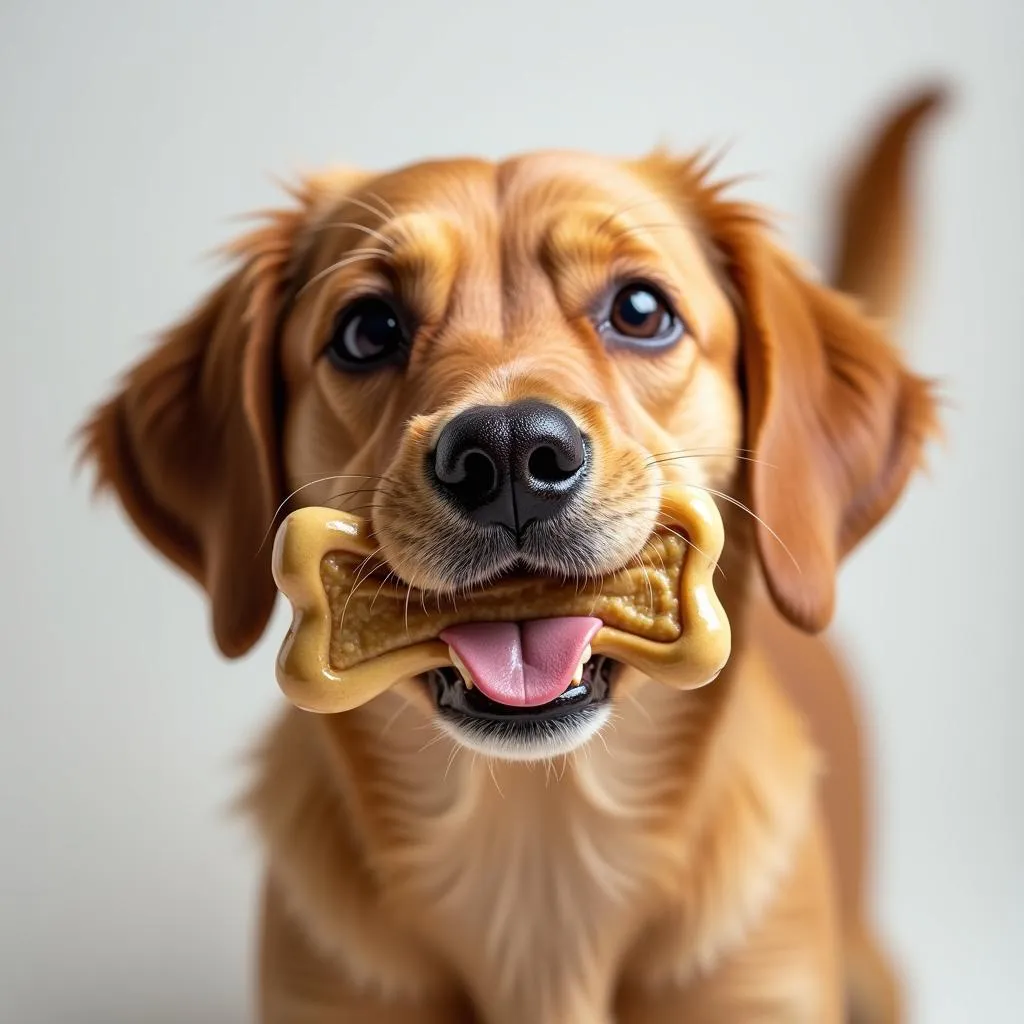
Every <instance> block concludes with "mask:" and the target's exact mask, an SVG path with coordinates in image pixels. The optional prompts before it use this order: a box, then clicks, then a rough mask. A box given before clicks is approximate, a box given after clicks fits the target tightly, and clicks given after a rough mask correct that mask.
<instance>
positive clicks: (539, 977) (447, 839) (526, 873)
mask: <svg viewBox="0 0 1024 1024" xmlns="http://www.w3.org/2000/svg"><path fill="white" fill-rule="evenodd" d="M477 785H478V786H479V789H478V792H477V793H476V794H474V795H471V796H467V797H466V798H465V802H464V803H462V804H461V806H459V807H458V808H457V810H456V812H455V814H452V815H451V816H447V815H446V816H442V817H441V818H438V819H435V820H434V821H432V822H429V823H427V822H424V823H423V831H422V833H421V835H420V836H419V837H418V842H417V849H418V856H417V857H416V863H415V864H413V863H410V864H409V865H408V867H409V873H408V874H407V875H406V884H407V885H408V886H409V888H410V889H412V890H414V891H415V899H416V902H417V903H418V905H419V906H420V907H421V908H422V909H423V920H424V922H425V927H426V928H427V929H428V930H429V931H430V933H431V938H432V940H433V941H438V940H440V942H441V943H442V944H443V946H444V948H445V952H446V956H447V957H448V958H450V960H451V961H452V964H453V966H454V967H455V968H456V970H457V971H458V973H459V975H460V976H462V977H463V978H464V979H465V980H466V982H467V984H468V985H470V987H471V988H472V990H473V997H474V1001H475V1002H476V1004H477V1006H478V1007H479V1009H480V1011H481V1012H482V1014H483V1016H484V1019H485V1020H486V1021H487V1022H488V1024H504V1022H505V1021H517V1022H519V1021H525V1020H529V1021H534V1022H537V1024H543V1022H546V1021H566V1020H588V1021H600V1020H601V1019H602V1017H601V1016H600V1015H601V1013H602V1012H603V1008H604V1007H605V1006H607V1004H608V1003H609V1002H610V999H611V993H610V992H609V990H608V989H609V986H610V985H611V984H612V983H613V979H614V978H615V976H616V973H617V970H616V968H617V964H618V962H619V961H620V960H621V958H622V955H623V946H624V944H625V943H626V942H627V941H629V938H631V937H632V936H633V935H635V931H636V917H637V914H638V909H637V908H638V906H640V905H641V904H643V903H645V902H646V901H645V900H643V899H642V898H641V897H642V894H643V892H644V890H645V888H646V887H647V880H646V878H645V877H644V874H643V873H642V865H644V864H645V863H646V862H648V861H649V857H643V856H641V855H640V851H639V850H638V849H637V847H636V842H635V837H634V836H632V835H631V833H629V832H628V831H625V830H623V829H622V827H621V823H616V822H615V821H614V820H612V818H611V816H610V815H608V814H606V813H604V812H602V811H600V810H598V809H596V808H594V807H593V806H592V805H591V804H589V803H588V802H587V801H585V800H584V799H583V798H582V797H581V795H580V793H579V792H578V790H577V789H576V786H575V784H574V782H573V781H571V780H570V779H567V778H562V779H559V778H557V777H556V773H555V771H554V770H553V769H549V770H548V771H547V772H546V773H545V770H544V769H543V768H542V767H536V768H534V769H532V770H530V771H503V772H501V773H500V777H498V778H497V779H494V780H492V779H491V777H490V775H489V774H488V776H487V777H486V779H484V778H481V779H480V780H479V781H478V783H477ZM456 819H461V824H459V823H457V820H456Z"/></svg>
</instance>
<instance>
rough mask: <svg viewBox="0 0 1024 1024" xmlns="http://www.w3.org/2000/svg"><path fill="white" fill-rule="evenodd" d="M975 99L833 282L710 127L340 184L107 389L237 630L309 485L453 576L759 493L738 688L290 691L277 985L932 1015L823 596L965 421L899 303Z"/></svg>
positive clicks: (721, 1009) (104, 475) (741, 527)
mask: <svg viewBox="0 0 1024 1024" xmlns="http://www.w3.org/2000/svg"><path fill="white" fill-rule="evenodd" d="M935 98H936V97H935V96H934V95H933V94H931V93H929V94H922V95H921V96H920V97H918V98H917V99H915V101H914V102H912V103H909V104H907V105H906V106H904V107H902V108H901V109H900V110H899V111H898V112H897V114H896V116H894V117H893V118H891V119H890V121H889V122H888V123H887V127H886V129H885V130H884V131H883V133H882V135H881V136H880V137H879V138H878V139H877V140H876V143H875V145H874V146H873V147H872V148H871V149H870V150H869V152H868V155H867V158H866V160H865V162H864V164H863V166H862V167H861V168H860V170H859V172H858V173H857V174H855V175H854V176H853V179H852V184H851V186H850V190H849V193H848V203H847V209H846V215H845V217H844V227H843V230H842V231H841V232H840V245H839V250H838V256H837V270H836V273H835V275H834V277H833V286H832V287H829V286H826V285H825V284H822V283H819V282H817V281H815V280H814V279H813V278H812V277H811V276H810V274H809V272H808V271H807V270H806V269H805V268H803V267H802V266H800V265H799V264H798V263H797V262H796V261H795V260H794V259H793V258H791V257H790V256H789V255H787V253H786V252H785V251H784V250H783V249H782V248H781V247H780V246H779V244H778V243H777V242H776V241H775V239H774V238H773V235H772V232H771V230H770V227H769V226H768V224H767V223H766V219H765V217H764V216H763V215H762V214H761V212H760V211H759V210H758V209H756V208H754V207H753V206H751V205H748V204H744V203H742V202H739V201H736V200H734V199H732V198H729V196H728V195H726V193H725V191H724V190H723V188H722V187H720V186H717V185H715V184H713V183H711V181H710V180H709V168H708V167H707V166H705V164H704V163H702V161H701V160H700V159H693V158H691V159H675V158H673V157H671V156H668V155H665V154H656V155H653V156H650V157H648V158H646V159H643V160H637V161H616V160H608V159H599V158H596V157H591V156H584V155H579V154H570V153H539V154H533V155H528V156H524V157H519V158H516V159H512V160H508V161H506V162H504V163H498V164H495V163H489V162H485V161H477V160H455V161H443V162H435V163H423V164H419V165H416V166H413V167H408V168H405V169H402V170H399V171H396V172H393V173H389V174H382V175H377V174H368V173H362V172H357V171H349V170H341V171H337V172H332V173H328V174H325V175H323V176H320V177H315V178H311V179H309V180H307V181H306V182H305V183H304V184H303V186H302V187H301V188H300V189H298V190H296V193H295V195H294V200H295V201H294V204H293V205H292V207H291V208H289V209H287V210H283V211H279V212H274V213H272V214H270V215H269V217H268V218H267V219H266V221H265V223H264V225H263V226H262V227H260V228H259V229H257V230H255V231H254V232H252V233H251V234H249V235H248V236H246V237H245V238H243V239H241V240H240V241H239V242H238V243H237V244H236V245H235V246H234V247H233V250H232V251H233V254H234V256H235V257H237V260H238V264H239V265H238V269H237V270H236V271H235V272H234V273H233V274H232V276H230V277H229V278H228V279H227V280H226V281H225V282H224V283H223V284H221V285H220V287H218V288H217V289H216V291H214V292H213V294H212V295H210V296H209V297H208V298H206V299H205V301H203V302H202V304H201V305H200V306H199V307H198V308H197V309H196V310H195V311H194V312H193V313H192V314H191V315H190V316H189V317H188V318H187V319H186V320H184V322H182V323H180V324H179V325H178V326H176V327H174V328H172V329H171V330H170V331H169V332H168V333H167V334H166V336H165V337H164V339H163V340H162V342H161V344H160V345H159V346H158V347H157V348H156V349H155V351H154V352H153V353H152V354H151V355H149V356H148V357H147V358H145V359H144V360H143V361H142V362H141V363H140V364H139V365H137V366H136V367H135V368H134V369H133V370H131V372H130V373H129V374H128V376H127V378H126V379H125V381H124V383H123V387H122V388H121V389H120V390H119V392H118V393H117V394H116V396H115V397H113V398H112V399H111V400H110V401H109V402H108V403H107V404H105V405H104V406H102V407H101V408H100V409H99V410H98V411H97V413H96V414H95V416H94V417H93V418H92V420H91V421H90V423H89V424H88V425H87V427H86V430H85V444H86V452H87V455H88V456H89V457H90V458H92V459H93V460H94V461H95V463H96V464H97V466H98V469H99V476H100V481H101V483H102V484H104V485H109V486H111V487H113V488H114V490H115V491H116V493H117V495H118V497H119V498H120V500H121V501H122V503H123V504H124V507H125V508H126V509H127V512H128V514H129V515H130V517H131V519H132V520H133V521H134V523H135V524H136V526H137V527H138V528H139V529H140V530H141V532H142V533H143V534H144V535H145V537H146V538H147V539H148V540H149V541H150V542H151V543H152V544H154V545H155V546H156V547H157V548H158V549H159V550H160V551H161V552H163V554H164V555H166V556H167V557H168V558H169V559H170V560H171V561H172V562H174V563H175V564H176V565H177V566H179V567H180V568H182V569H184V570H185V571H186V572H187V573H189V574H190V575H192V576H193V577H194V578H195V579H196V580H197V581H199V582H200V583H201V584H202V585H203V587H204V588H205V590H206V592H207V593H208V595H209V599H210V603H211V606H212V615H213V630H214V634H215V637H216V640H217V643H218V645H219V647H220V649H221V650H222V651H223V652H224V653H225V654H226V655H229V656H235V655H239V654H242V653H243V652H245V651H246V650H248V649H249V648H250V647H251V645H252V644H254V643H255V641H256V640H257V639H258V638H259V637H260V635H261V634H262V632H263V630H264V627H265V626H266V623H267V619H268V616H269V614H270V611H271V607H272V605H273V603H274V598H275V590H274V585H273V582H272V579H271V574H270V569H269V545H267V544H263V541H264V537H265V535H266V533H267V531H268V528H269V527H270V525H271V524H272V523H273V522H274V521H275V515H276V513H277V511H278V508H279V506H280V505H281V504H282V503H283V502H284V501H285V500H286V499H287V500H288V501H289V502H290V507H295V506H297V505H300V504H331V503H339V506H340V507H344V508H346V509H349V510H352V511H361V512H362V514H364V515H368V516H369V517H370V518H371V519H372V523H373V528H374V532H375V534H376V537H377V540H378V541H379V544H380V554H381V561H382V563H384V564H386V565H387V567H388V568H389V569H390V570H391V571H392V572H394V573H395V574H396V576H397V577H398V578H399V579H401V580H403V581H406V582H408V583H410V584H415V585H416V586H419V587H423V588H428V589H432V590H434V591H436V592H439V593H443V592H448V591H459V592H465V591H466V590H467V589H472V588H473V587H483V586H486V584H487V581H488V580H490V579H492V578H494V577H495V576H496V575H498V574H500V573H502V572H506V571H509V570H510V569H514V570H516V571H526V572H532V573H541V574H545V575H552V576H562V577H564V576H570V577H571V576H574V575H575V576H577V577H578V576H580V575H588V576H597V575H600V574H603V573H606V572H609V571H611V570H614V569H616V568H619V567H620V566H623V565H625V564H627V563H628V562H629V560H630V559H631V558H633V557H634V556H635V555H636V554H637V552H638V551H639V550H640V548H641V547H642V546H643V544H644V542H645V540H646V539H647V538H648V536H649V534H650V533H651V531H652V529H653V528H654V526H655V525H656V523H657V517H658V507H659V495H660V491H661V488H662V486H663V485H664V483H665V482H666V481H668V480H678V481H684V482H686V483H690V484H695V485H699V486H701V487H705V488H708V489H710V490H712V492H713V493H714V494H715V495H716V496H718V497H719V499H720V503H721V510H722V513H723V518H724V519H725V524H726V536H727V541H726V548H725V552H724V554H723V557H722V559H721V570H722V572H721V575H720V576H719V577H718V584H717V586H718V589H719V592H720V594H721V596H722V600H723V604H724V605H725V607H726V610H727V612H728V614H729V617H730V620H731V622H732V625H733V634H734V646H733V656H732V658H731V661H730V663H729V665H728V666H727V668H726V670H725V671H724V672H723V673H722V675H721V676H720V677H719V679H718V680H717V681H716V682H714V683H713V684H710V685H708V686H705V687H703V688H701V689H698V690H694V691H688V692H676V691H671V690H669V689H666V688H664V687H661V686H658V685H655V684H652V683H650V682H647V681H645V680H644V679H641V678H636V677H635V676H636V674H635V673H633V672H632V671H631V670H628V669H625V668H624V667H622V666H614V665H607V664H604V665H602V666H600V667H596V668H595V667H591V669H590V674H589V675H588V676H586V677H585V682H587V681H588V680H589V682H587V685H586V686H583V687H582V689H583V690H584V691H585V694H584V697H583V698H581V704H580V706H579V707H575V706H573V707H571V708H569V711H568V712H566V713H564V714H563V712H562V711H560V710H558V709H557V708H556V709H555V711H552V709H551V706H550V705H547V704H545V705H543V706H539V707H537V706H530V707H525V708H517V709H512V711H511V712H510V711H509V709H507V708H497V707H493V706H492V705H493V704H494V702H493V701H488V700H487V695H486V694H485V695H483V696H482V697H481V696H480V695H476V696H474V697H472V698H471V699H470V698H469V697H468V694H469V691H468V690H466V688H465V687H464V686H463V685H462V683H461V682H460V681H459V680H458V679H457V678H455V679H451V678H448V677H445V679H441V680H440V682H438V681H436V680H435V681H432V682H431V683H430V684H428V683H427V681H425V680H414V681H409V683H408V684H404V685H403V686H402V687H399V688H397V689H395V690H393V691H391V692H389V693H387V694H385V695H384V696H382V697H379V698H377V699H376V700H374V701H371V702H370V703H369V704H367V705H365V706H364V707H362V708H360V709H358V710H355V711H352V712H349V713H346V714H342V715H335V716H317V715H312V714H308V713H305V712H301V711H297V710H289V711H288V712H286V713H285V714H284V715H283V716H282V717H281V719H280V721H279V722H278V723H277V724H276V725H275V726H274V728H273V729H272V731H271V732H270V734H269V736H268V737H267V738H266V740H265V742H264V744H263V746H262V748H261V751H260V754H259V762H258V771H257V777H256V780H255V783H254V785H253V787H252V790H251V793H250V794H249V796H248V800H247V807H248V808H249V810H250V811H251V813H252V814H253V815H254V816H255V819H256V821H257V822H258V824H259V828H260V832H261V835H262V837H263V839H264V842H265V847H266V853H267V858H268V872H267V880H266V887H265V903H264V916H263V934H262V946H261V966H260V982H261V1013H262V1018H263V1019H264V1020H265V1021H267V1022H289V1024H298V1022H304V1024H327V1022H329V1021H330V1022H334V1021H360V1022H367V1024H381V1022H385V1021H386V1022H399V1021H400V1022H403V1024H404V1022H417V1024H426V1022H445V1024H447V1022H456V1021H467V1022H469V1021H478V1022H481V1024H569V1022H573V1024H576V1022H578V1024H611V1022H613V1021H615V1022H618V1024H667V1022H669V1021H671V1022H676V1021H695V1022H697V1021H699V1022H707V1021H714V1022H719V1021H729V1022H738V1021H755V1020H757V1021H769V1020H770V1021H787V1022H794V1021H806V1022H815V1024H818V1022H837V1021H840V1020H843V1019H855V1020H858V1021H869V1020H871V1021H891V1020H894V1019H896V1017H897V1015H898V1000H897V994H896V989H895V986H894V985H893V983H892V981H891V978H890V976H889V973H888V969H887V967H886V963H885V959H884V957H883V956H882V954H881V953H880V951H879V950H878V948H877V946H876V944H875V942H874V941H873V939H872V936H871V928H870V924H869V922H868V921H867V920H866V915H865V912H864V909H863V906H862V891H863V886H864V882H863V872H864V864H863V861H864V857H863V843H864V838H863V832H864V829H863V815H864V809H863V789H862V785H861V777H860V773H861V770H862V769H861V766H860V764H859V757H860V754H859V749H858V737H857V729H856V717H855V714H854V710H853V706H852V703H851V698H850V695H849V693H848V691H847V688H846V683H845V680H844V676H843V672H842V670H841V668H840V667H839V665H838V663H837V662H836V660H835V658H834V656H833V655H832V654H831V653H830V652H829V650H828V648H827V647H826V646H825V645H824V644H823V643H822V642H821V641H819V640H814V639H812V638H809V637H807V636H805V635H804V633H802V632H800V631H808V632H814V631H817V630H820V629H821V628H822V627H824V626H825V625H826V624H827V623H828V621H829V619H830V617H831V615H832V610H833V603H834V588H835V575H836V570H837V566H838V565H839V563H840V560H841V559H842V558H843V556H844V555H846V554H847V553H848V552H849V551H850V550H851V548H853V547H854V545H856V544H857V543H858V542H859V541H860V540H861V539H862V538H863V537H864V536H865V535H866V534H867V533H868V532H869V531H870V530H871V529H872V528H873V527H874V526H875V524H876V523H878V521H879V520H880V519H881V518H882V517H883V516H884V515H885V514H886V513H887V512H888V511H889V510H890V508H891V507H892V506H893V504H894V502H895V501H896V500H897V498H898V496H899V494H900V492H901V490H902V489H903V487H904V485H905V483H906V481H907V479H908V477H909V476H910V474H911V472H912V471H913V470H914V468H915V467H916V466H917V465H918V464H919V462H920V460H921V455H922V446H923V444H924V443H925V442H926V440H927V439H928V437H929V435H931V434H932V433H933V431H934V430H935V426H936V418H935V407H934V403H933V398H932V394H931V390H930V388H929V386H928V384H927V383H926V382H924V381H923V380H921V379H920V378H918V377H916V376H914V375H913V374H912V373H910V372H909V371H908V370H907V369H906V368H905V367H904V366H903V365H902V362H901V358H900V356H899V354H898V352H897V350H896V349H895V348H894V346H893V345H892V343H891V342H890V340H889V339H888V337H887V336H886V330H887V323H888V321H890V320H891V317H892V315H893V314H894V313H895V311H896V309H897V306H898V301H899V298H900V295H901V293H902V279H903V274H904V265H905V262H906V252H905V249H906V235H907V218H908V212H907V201H906V196H905V195H904V190H905V187H906V176H907V171H906V165H907V154H908V151H909V148H910V146H909V144H910V140H911V139H912V137H913V135H914V129H915V128H916V126H917V125H918V124H919V123H921V122H922V121H923V118H924V115H925V114H926V113H927V111H929V110H930V109H931V108H932V107H933V106H934V103H935ZM844 291H849V292H853V293H855V294H856V296H857V297H858V298H859V300H860V302H859V303H858V301H856V300H855V299H854V298H852V297H848V295H846V294H843V292H844ZM513 421H514V422H513ZM510 423H512V426H509V424H510ZM495 438H498V440H495ZM538 452H539V453H540V454H539V455H538ZM748 509H749V510H750V511H751V512H752V513H754V514H753V515H751V514H748V511H747V510H748ZM261 545H262V546H261ZM769 598H770V602H771V603H769ZM775 609H777V611H776V610H775ZM778 612H781V617H780V615H779V614H778ZM783 617H784V618H783ZM784 620H788V621H784ZM790 624H792V625H790ZM598 673H600V675H598ZM446 679H447V681H446ZM499 703H500V702H499ZM555 703H557V702H555ZM556 712H557V713H556ZM801 712H802V713H801ZM499 713H500V714H499ZM501 716H504V717H503V718H502V717H501ZM499 718H500V719H501V720H500V721H498V719H499ZM496 722H497V724H495V723H496ZM439 725H440V726H442V727H443V728H437V726H439ZM818 748H820V749H821V751H822V754H823V756H819V753H818ZM823 766H824V768H825V769H826V773H825V781H824V789H822V771H821V769H822V767H823ZM822 793H823V794H824V800H822Z"/></svg>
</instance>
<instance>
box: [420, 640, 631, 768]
mask: <svg viewBox="0 0 1024 1024" xmlns="http://www.w3.org/2000/svg"><path fill="white" fill-rule="evenodd" d="M619 668H620V663H619V662H617V661H615V660H614V659H612V658H607V657H605V656H604V655H602V654H592V655H590V656H588V657H587V659H586V661H585V662H583V664H582V665H581V666H580V667H579V669H578V671H577V672H575V673H574V674H573V677H572V679H570V681H569V683H568V685H567V686H566V687H565V689H564V690H562V691H561V693H559V694H558V695H557V696H555V697H554V698H552V699H551V700H548V701H546V702H545V703H543V704H533V705H530V706H524V705H519V704H507V703H505V702H503V701H498V700H493V699H492V698H491V697H489V696H487V694H486V692H485V691H484V690H483V689H482V688H481V687H480V686H478V685H476V684H475V683H472V682H467V680H466V676H465V673H464V672H463V671H462V670H461V669H457V668H454V667H452V666H443V667H442V668H435V669H431V671H430V672H428V673H427V674H426V675H425V676H424V677H423V678H424V680H425V682H426V685H427V687H428V689H429V690H430V693H431V695H432V697H433V699H434V701H435V702H436V704H437V708H438V712H439V714H440V715H441V719H442V721H443V722H444V723H445V725H446V726H447V727H448V728H449V730H450V731H454V732H456V733H457V735H458V736H459V738H460V739H463V740H465V741H468V742H469V744H470V745H472V746H476V747H478V748H479V747H484V746H486V747H489V748H497V750H498V752H499V753H504V754H506V755H508V754H509V753H511V752H514V751H516V750H519V751H523V752H528V751H531V750H536V749H537V748H540V747H544V748H546V749H547V752H549V753H550V752H552V751H551V748H552V746H553V745H555V744H556V743H559V742H561V743H564V744H565V746H566V747H568V746H570V745H574V743H575V742H576V741H577V740H578V738H579V736H580V735H581V734H587V733H589V732H591V731H592V729H593V728H595V727H596V726H598V725H600V724H601V722H602V721H603V718H604V708H605V705H606V704H607V703H608V701H609V699H610V697H611V692H612V685H613V683H614V680H615V676H616V674H617V672H618V669H619Z"/></svg>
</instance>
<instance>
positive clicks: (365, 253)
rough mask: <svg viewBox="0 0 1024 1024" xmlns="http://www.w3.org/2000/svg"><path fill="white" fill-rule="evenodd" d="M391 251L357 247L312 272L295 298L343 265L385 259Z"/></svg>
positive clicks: (343, 266) (300, 296)
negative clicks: (348, 253)
mask: <svg viewBox="0 0 1024 1024" xmlns="http://www.w3.org/2000/svg"><path fill="white" fill-rule="evenodd" d="M392 255H393V253H392V251H391V250H390V249H359V250H357V251H356V252H354V253H352V254H351V255H349V256H346V257H344V259H340V260H338V261H337V262H335V263H332V264H331V265H330V266H329V267H324V269H323V270H321V271H320V272H319V273H318V274H314V275H313V276H312V277H311V278H310V279H309V280H308V281H307V282H306V283H305V284H304V285H303V286H302V287H301V288H300V289H299V290H298V291H297V292H296V293H295V300H296V301H298V300H299V299H300V298H302V295H303V293H304V292H306V291H308V290H309V289H310V288H312V287H313V285H315V284H316V283H317V282H318V281H322V280H323V279H324V278H325V277H327V276H329V275H330V274H333V273H335V272H336V271H338V270H342V269H343V268H345V267H349V266H351V265H352V264H353V263H359V262H360V261H362V260H373V259H386V258H387V257H389V256H392Z"/></svg>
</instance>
